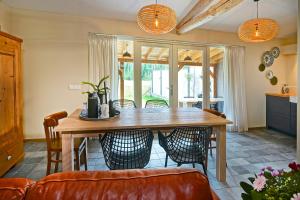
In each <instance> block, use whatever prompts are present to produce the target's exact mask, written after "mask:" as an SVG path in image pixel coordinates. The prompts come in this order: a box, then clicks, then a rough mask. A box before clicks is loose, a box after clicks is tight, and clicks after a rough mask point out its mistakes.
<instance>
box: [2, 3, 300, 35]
mask: <svg viewBox="0 0 300 200" xmlns="http://www.w3.org/2000/svg"><path fill="white" fill-rule="evenodd" d="M197 1H198V0H158V3H161V4H166V5H168V6H170V7H172V8H173V9H174V10H175V11H176V14H177V19H178V21H179V20H180V19H182V18H183V17H184V15H185V14H186V13H187V12H188V11H189V10H190V9H191V8H192V7H193V5H195V3H196V2H197ZM3 2H5V3H6V4H8V5H10V6H12V7H15V8H23V9H31V10H39V11H49V12H56V13H64V14H71V15H81V16H93V17H104V18H108V19H117V20H127V21H135V20H136V13H137V12H138V10H139V9H140V8H141V7H143V6H145V5H148V4H152V3H154V2H155V0H3ZM259 7H260V9H259V10H260V17H266V18H272V19H275V20H276V21H278V23H279V25H280V28H281V29H280V33H279V37H285V36H288V35H290V34H293V33H295V32H296V31H297V12H298V10H297V7H298V6H297V0H260V1H259ZM254 17H256V4H255V3H254V2H253V0H244V2H243V3H241V4H240V5H238V6H237V7H235V8H233V9H232V10H230V11H228V12H227V13H225V14H223V15H221V16H218V17H216V18H215V19H213V20H212V21H210V22H208V23H207V24H205V25H203V26H202V27H200V28H205V29H210V30H218V31H226V32H236V31H237V29H238V26H239V25H240V24H241V23H242V22H243V21H245V20H248V19H251V18H254Z"/></svg>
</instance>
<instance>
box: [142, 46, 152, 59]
mask: <svg viewBox="0 0 300 200" xmlns="http://www.w3.org/2000/svg"><path fill="white" fill-rule="evenodd" d="M152 50H153V47H149V48H148V50H147V52H146V54H145V55H144V59H145V60H147V59H148V57H149V55H150V54H151V52H152Z"/></svg>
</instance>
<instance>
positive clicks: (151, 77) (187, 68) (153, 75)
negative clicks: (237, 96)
mask: <svg viewBox="0 0 300 200" xmlns="http://www.w3.org/2000/svg"><path fill="white" fill-rule="evenodd" d="M137 50H139V51H140V52H141V53H140V54H138V55H140V61H141V62H140V66H139V67H140V73H141V74H140V76H141V79H140V84H141V94H139V97H138V98H140V99H141V106H142V107H144V106H145V103H146V101H147V100H151V99H163V100H165V101H166V102H167V103H168V104H169V105H170V100H171V99H170V98H173V97H172V96H170V84H172V82H171V81H170V77H171V75H170V73H171V67H172V65H171V64H170V61H171V60H172V59H174V58H172V59H170V56H172V54H171V55H170V52H171V51H170V48H169V47H168V46H167V47H164V46H155V45H147V44H142V45H141V46H140V49H137ZM208 50H209V66H208V67H209V69H208V74H207V76H209V78H208V79H207V80H208V82H209V83H208V84H207V85H209V88H208V94H207V96H208V97H207V98H208V101H209V102H208V106H209V108H212V109H215V110H218V111H221V112H222V111H223V105H224V102H223V101H224V100H223V96H224V95H223V91H224V88H223V85H224V82H223V81H224V78H223V74H224V73H223V59H224V48H222V47H210V48H208ZM176 59H177V62H176V63H178V66H177V67H178V68H177V71H178V74H177V76H178V83H177V85H178V87H177V88H173V89H176V90H177V94H178V95H177V98H178V101H177V102H178V106H179V107H198V108H201V109H202V108H203V105H202V104H203V98H204V93H203V91H204V90H203V89H204V88H203V87H204V83H203V81H204V80H203V76H204V66H203V63H204V59H205V58H204V50H203V49H201V48H198V49H197V48H177V58H176ZM118 60H119V98H120V99H130V100H135V96H134V91H135V90H134V83H135V81H134V70H135V69H136V67H137V66H134V63H135V62H134V43H133V41H130V40H119V41H118ZM173 63H174V62H173ZM173 70H174V69H173Z"/></svg>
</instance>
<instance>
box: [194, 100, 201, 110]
mask: <svg viewBox="0 0 300 200" xmlns="http://www.w3.org/2000/svg"><path fill="white" fill-rule="evenodd" d="M192 107H195V108H200V109H202V101H197V103H194V104H193V105H192Z"/></svg>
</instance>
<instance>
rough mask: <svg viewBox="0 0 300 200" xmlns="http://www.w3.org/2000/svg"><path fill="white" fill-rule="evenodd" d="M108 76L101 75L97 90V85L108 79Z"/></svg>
mask: <svg viewBox="0 0 300 200" xmlns="http://www.w3.org/2000/svg"><path fill="white" fill-rule="evenodd" d="M108 78H109V76H105V77H103V78H102V79H101V80H100V81H99V83H98V85H97V88H98V90H99V87H100V85H101V84H102V82H104V81H105V80H106V79H108Z"/></svg>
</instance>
